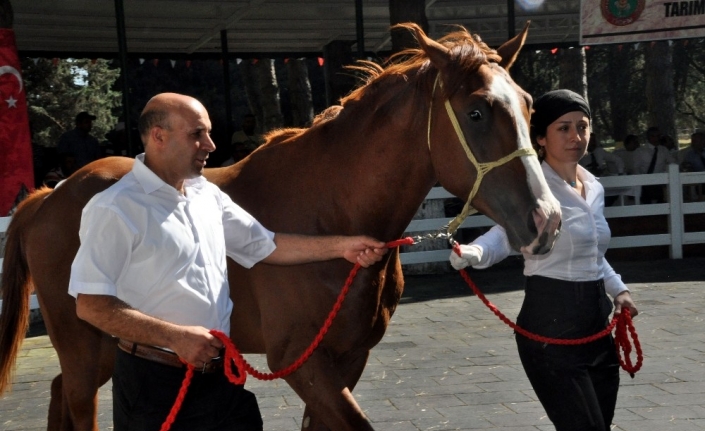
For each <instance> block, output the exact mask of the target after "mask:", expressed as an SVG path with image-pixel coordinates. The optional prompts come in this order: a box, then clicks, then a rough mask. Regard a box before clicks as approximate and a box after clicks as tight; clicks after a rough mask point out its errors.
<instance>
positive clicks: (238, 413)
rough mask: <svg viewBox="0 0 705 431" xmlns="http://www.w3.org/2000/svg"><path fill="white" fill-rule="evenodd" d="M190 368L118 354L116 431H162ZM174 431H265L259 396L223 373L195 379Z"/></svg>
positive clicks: (114, 379)
mask: <svg viewBox="0 0 705 431" xmlns="http://www.w3.org/2000/svg"><path fill="white" fill-rule="evenodd" d="M185 374H186V369H185V368H176V367H171V366H169V365H162V364H158V363H156V362H152V361H148V360H146V359H142V358H138V357H136V356H133V355H130V354H129V353H125V352H123V351H122V350H120V349H118V350H117V356H116V358H115V369H114V371H113V424H114V429H115V431H128V430H129V431H159V429H161V426H162V424H163V423H164V421H165V420H166V418H167V416H168V415H169V412H170V411H171V408H172V406H173V405H174V401H176V397H177V395H178V394H179V390H180V389H181V384H182V382H183V379H184V376H185ZM170 430H171V431H226V430H227V431H261V430H262V416H261V414H260V411H259V406H258V405H257V399H256V398H255V395H254V394H253V393H251V392H249V391H247V390H245V389H244V388H243V387H242V386H241V385H240V386H236V385H233V384H232V383H230V382H229V381H228V379H227V377H225V374H224V373H222V372H214V373H208V374H202V373H199V372H198V371H194V375H193V379H192V380H191V384H190V385H189V388H188V392H187V394H186V397H185V398H184V402H183V404H182V405H181V410H179V413H178V414H177V416H176V420H175V421H174V423H173V424H172V426H171V428H170Z"/></svg>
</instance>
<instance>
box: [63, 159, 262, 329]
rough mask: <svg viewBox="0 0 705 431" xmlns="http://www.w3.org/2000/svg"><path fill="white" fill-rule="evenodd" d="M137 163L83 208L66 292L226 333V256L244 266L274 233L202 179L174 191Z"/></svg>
mask: <svg viewBox="0 0 705 431" xmlns="http://www.w3.org/2000/svg"><path fill="white" fill-rule="evenodd" d="M143 161H144V155H143V154H141V155H139V156H137V159H136V160H135V163H134V166H133V168H132V171H131V172H129V173H128V174H127V175H125V176H124V177H123V178H122V179H120V181H118V182H117V183H115V184H114V185H113V186H111V187H110V188H108V189H107V190H105V191H103V192H102V193H98V194H97V195H95V196H94V197H93V198H92V199H91V200H90V201H89V202H88V204H87V205H86V207H85V208H84V209H83V215H82V217H81V229H80V231H79V236H80V239H81V246H80V248H79V249H78V254H77V255H76V258H75V259H74V262H73V264H72V265H71V280H70V282H69V294H71V295H72V296H74V297H76V296H78V294H79V293H85V294H96V295H113V296H116V297H118V298H119V299H121V300H123V301H125V302H126V303H127V304H129V305H130V306H132V307H133V308H136V309H138V310H140V311H141V312H143V313H145V314H148V315H150V316H154V317H157V318H159V319H162V320H165V321H168V322H172V323H176V324H180V325H199V326H203V327H205V328H208V329H218V330H220V331H223V332H225V333H226V334H228V333H230V313H231V311H232V307H233V304H232V301H230V288H229V285H228V278H227V267H226V255H227V256H228V257H231V258H232V259H233V260H234V261H235V262H237V263H239V264H240V265H242V266H244V267H247V268H249V267H252V266H253V265H254V264H255V263H257V262H259V261H260V260H262V259H264V258H265V257H267V256H268V255H269V254H270V253H272V251H274V249H275V248H276V246H275V244H274V241H273V238H274V234H273V233H272V232H270V231H268V230H267V229H265V228H264V227H263V226H262V225H261V224H260V223H259V222H257V220H255V219H254V218H253V217H252V216H251V215H250V214H248V213H247V212H246V211H245V210H243V209H242V208H240V207H239V206H238V205H236V204H235V203H234V202H233V201H232V200H231V199H230V198H229V197H228V196H227V195H226V194H225V193H223V192H221V191H220V189H218V187H216V186H215V185H214V184H212V183H209V182H208V181H206V179H205V178H203V177H202V176H201V177H198V178H195V179H192V180H187V181H186V182H185V183H184V189H185V191H186V194H185V195H182V194H181V193H179V192H178V191H177V190H176V189H174V188H173V187H172V186H170V185H168V184H166V183H165V182H164V181H162V180H161V179H160V178H159V177H158V176H157V175H156V174H154V172H152V171H151V170H150V169H149V168H148V167H147V166H145V165H144V163H143Z"/></svg>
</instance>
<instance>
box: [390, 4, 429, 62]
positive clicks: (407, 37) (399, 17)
mask: <svg viewBox="0 0 705 431" xmlns="http://www.w3.org/2000/svg"><path fill="white" fill-rule="evenodd" d="M403 22H415V23H416V24H418V25H419V26H421V28H422V29H423V31H424V32H425V33H428V18H426V1H425V0H389V24H390V25H394V24H399V23H403ZM391 34H392V53H394V52H399V51H401V50H403V49H406V48H414V47H417V46H418V43H417V42H416V39H414V36H413V35H412V34H411V33H410V32H409V31H408V30H404V29H397V30H392V33H391Z"/></svg>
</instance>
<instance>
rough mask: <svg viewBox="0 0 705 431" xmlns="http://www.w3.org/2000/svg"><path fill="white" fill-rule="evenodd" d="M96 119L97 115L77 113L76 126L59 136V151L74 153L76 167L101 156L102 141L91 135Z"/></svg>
mask: <svg viewBox="0 0 705 431" xmlns="http://www.w3.org/2000/svg"><path fill="white" fill-rule="evenodd" d="M95 119H96V116H95V115H91V114H89V113H88V112H85V111H84V112H79V113H78V115H76V127H75V128H74V129H72V130H69V131H68V132H66V133H64V134H62V135H61V137H59V144H58V145H57V147H58V148H57V151H58V153H59V154H62V153H73V154H74V155H75V156H76V169H81V168H82V167H84V166H85V165H87V164H88V163H90V162H92V161H94V160H98V159H99V158H100V157H101V151H100V143H99V142H98V140H97V139H96V138H95V137H93V136H92V135H91V129H92V128H93V120H95Z"/></svg>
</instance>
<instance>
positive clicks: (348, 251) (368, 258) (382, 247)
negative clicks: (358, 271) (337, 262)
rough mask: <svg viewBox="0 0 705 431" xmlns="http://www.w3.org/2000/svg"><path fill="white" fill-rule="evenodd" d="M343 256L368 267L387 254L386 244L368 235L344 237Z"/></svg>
mask: <svg viewBox="0 0 705 431" xmlns="http://www.w3.org/2000/svg"><path fill="white" fill-rule="evenodd" d="M341 241H342V242H343V244H342V245H343V249H344V251H343V257H344V258H345V259H346V260H347V261H348V262H351V263H359V264H360V266H361V267H363V268H367V267H369V266H371V265H374V264H375V263H377V262H379V261H380V260H382V256H384V255H385V254H387V247H386V244H385V243H383V242H381V241H377V240H376V239H374V238H370V237H368V236H352V237H343V238H342V240H341Z"/></svg>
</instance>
